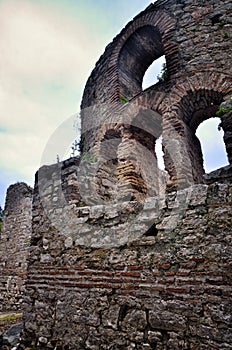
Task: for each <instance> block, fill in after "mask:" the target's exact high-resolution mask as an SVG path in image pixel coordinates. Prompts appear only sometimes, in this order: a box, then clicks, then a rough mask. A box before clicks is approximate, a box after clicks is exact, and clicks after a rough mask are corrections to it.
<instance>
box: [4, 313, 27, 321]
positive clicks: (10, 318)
mask: <svg viewBox="0 0 232 350" xmlns="http://www.w3.org/2000/svg"><path fill="white" fill-rule="evenodd" d="M21 317H22V314H11V315H5V316H0V322H8V321H14V320H17V319H18V318H21Z"/></svg>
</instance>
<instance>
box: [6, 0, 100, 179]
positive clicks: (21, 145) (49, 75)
mask: <svg viewBox="0 0 232 350" xmlns="http://www.w3.org/2000/svg"><path fill="white" fill-rule="evenodd" d="M0 23H1V30H0V67H1V68H0V128H1V129H3V130H4V132H3V133H1V151H0V164H1V168H2V171H1V173H2V174H3V175H2V176H4V174H5V176H6V174H8V175H7V176H9V173H10V172H11V171H14V172H15V173H16V174H18V175H19V176H22V180H25V179H29V178H31V179H33V177H34V172H35V170H36V169H37V168H38V167H39V166H40V161H41V156H42V153H43V150H44V148H45V147H46V143H47V141H48V139H49V138H50V135H51V134H52V133H53V132H54V130H55V129H56V128H57V126H58V125H60V124H61V123H62V122H63V121H64V120H66V119H67V118H69V117H70V115H72V114H74V113H75V112H77V111H78V105H79V104H80V97H81V94H82V91H83V88H84V84H85V81H86V79H87V78H88V76H87V75H88V73H86V72H89V71H90V70H91V69H92V67H93V65H94V63H95V61H96V59H97V58H96V51H97V47H96V45H97V40H94V34H93V33H90V32H89V30H88V28H87V26H85V25H84V24H83V21H81V20H80V19H79V18H78V16H77V17H76V18H75V20H74V17H70V16H68V15H66V14H65V13H63V12H62V8H60V7H56V6H51V5H48V4H41V3H40V4H39V2H33V1H31V0H5V1H4V0H2V1H1V2H0ZM96 35H97V33H96ZM71 99H72V102H71V103H70V101H71ZM70 131H71V134H72V133H73V131H72V130H70ZM55 148H56V146H55V145H54V153H55V151H56V150H55ZM55 156H56V155H55V154H54V159H55ZM3 180H4V181H3ZM19 180H20V178H19ZM2 182H5V179H2Z"/></svg>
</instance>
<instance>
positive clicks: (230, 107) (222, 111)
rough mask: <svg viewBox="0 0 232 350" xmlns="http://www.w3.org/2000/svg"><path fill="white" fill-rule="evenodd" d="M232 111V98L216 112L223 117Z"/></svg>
mask: <svg viewBox="0 0 232 350" xmlns="http://www.w3.org/2000/svg"><path fill="white" fill-rule="evenodd" d="M230 111H232V98H230V99H229V100H227V101H225V102H223V103H222V104H221V106H220V107H219V109H218V110H217V112H216V116H217V117H219V118H220V117H222V116H223V115H224V114H226V113H228V112H230Z"/></svg>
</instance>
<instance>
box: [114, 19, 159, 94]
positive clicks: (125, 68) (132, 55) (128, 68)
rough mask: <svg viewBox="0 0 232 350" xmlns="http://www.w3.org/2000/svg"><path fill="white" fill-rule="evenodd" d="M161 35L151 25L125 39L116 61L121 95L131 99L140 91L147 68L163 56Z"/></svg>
mask: <svg viewBox="0 0 232 350" xmlns="http://www.w3.org/2000/svg"><path fill="white" fill-rule="evenodd" d="M164 54H165V53H164V47H163V42H162V35H161V33H160V31H159V29H158V28H157V27H155V26H153V25H144V26H142V27H140V28H138V29H137V30H135V32H134V33H133V34H131V36H130V37H129V38H128V39H127V41H126V42H125V44H124V45H123V47H122V49H121V51H120V54H119V60H118V67H119V80H120V85H121V93H122V94H123V96H125V97H126V98H127V99H131V98H132V97H134V96H136V95H137V94H139V93H140V92H141V91H142V81H143V77H144V75H145V72H146V71H147V69H148V67H149V66H150V65H151V64H152V62H154V61H155V60H157V59H159V58H160V57H162V56H164Z"/></svg>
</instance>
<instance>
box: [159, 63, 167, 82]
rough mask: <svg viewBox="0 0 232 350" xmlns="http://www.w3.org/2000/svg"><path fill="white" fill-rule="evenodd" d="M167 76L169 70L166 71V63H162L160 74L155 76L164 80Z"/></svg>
mask: <svg viewBox="0 0 232 350" xmlns="http://www.w3.org/2000/svg"><path fill="white" fill-rule="evenodd" d="M168 77H169V72H168V68H167V64H166V63H163V66H162V70H161V73H160V75H158V76H157V78H158V80H159V81H166V80H167V79H168Z"/></svg>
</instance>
